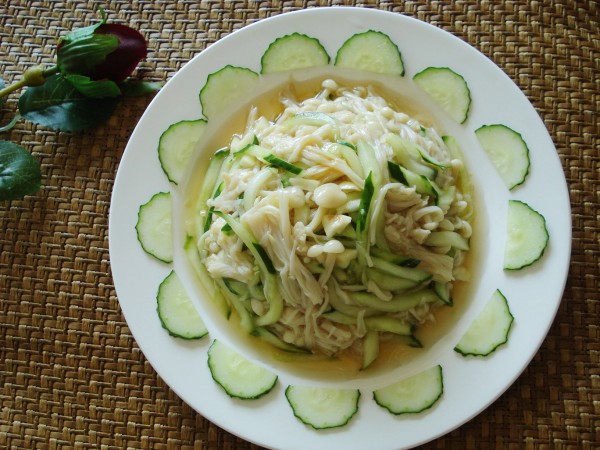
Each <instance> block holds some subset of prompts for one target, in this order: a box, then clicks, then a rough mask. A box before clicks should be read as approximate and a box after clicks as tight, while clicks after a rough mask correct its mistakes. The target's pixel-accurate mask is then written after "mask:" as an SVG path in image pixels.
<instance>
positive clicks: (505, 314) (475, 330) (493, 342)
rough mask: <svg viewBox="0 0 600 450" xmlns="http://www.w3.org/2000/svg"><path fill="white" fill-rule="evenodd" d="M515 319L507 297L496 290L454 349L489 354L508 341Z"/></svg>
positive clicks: (462, 353)
mask: <svg viewBox="0 0 600 450" xmlns="http://www.w3.org/2000/svg"><path fill="white" fill-rule="evenodd" d="M513 321H514V317H513V315H512V314H511V312H510V308H509V306H508V302H507V300H506V297H504V295H503V294H502V292H500V290H496V291H495V292H494V293H493V294H492V297H491V298H490V299H489V300H488V302H487V303H486V305H485V307H484V308H483V309H482V310H481V312H480V313H479V314H478V315H477V317H476V318H475V320H473V322H472V323H471V325H469V328H468V329H467V331H466V333H465V334H464V335H463V336H462V338H461V339H460V341H459V342H458V344H456V347H454V350H455V351H457V352H458V353H460V354H461V355H464V356H467V355H472V356H487V355H489V354H491V353H493V352H494V351H495V350H496V349H497V348H498V347H500V346H501V345H503V344H505V343H506V342H508V335H509V333H510V329H511V327H512V324H513Z"/></svg>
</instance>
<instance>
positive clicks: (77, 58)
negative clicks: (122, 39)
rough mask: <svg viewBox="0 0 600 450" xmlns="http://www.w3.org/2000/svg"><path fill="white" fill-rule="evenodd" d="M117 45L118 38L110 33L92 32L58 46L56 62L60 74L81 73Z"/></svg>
mask: <svg viewBox="0 0 600 450" xmlns="http://www.w3.org/2000/svg"><path fill="white" fill-rule="evenodd" d="M118 46H119V38H118V37H116V36H113V35H111V34H93V35H91V36H87V37H84V38H81V39H78V40H77V41H72V42H69V43H68V44H65V45H63V46H62V47H60V48H59V49H58V51H57V53H56V64H57V65H58V67H59V69H60V72H61V73H62V74H83V73H89V72H91V71H92V70H93V69H94V67H96V66H97V65H98V64H101V63H103V62H104V60H105V59H106V57H107V56H108V54H109V53H112V52H113V51H114V50H116V48H117V47H118Z"/></svg>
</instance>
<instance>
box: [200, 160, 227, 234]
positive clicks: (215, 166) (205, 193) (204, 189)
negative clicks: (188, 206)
mask: <svg viewBox="0 0 600 450" xmlns="http://www.w3.org/2000/svg"><path fill="white" fill-rule="evenodd" d="M228 155H229V151H228V150H226V149H221V150H218V151H217V152H215V154H214V155H213V156H212V158H211V159H210V161H209V163H208V168H207V169H206V173H205V174H204V180H203V181H202V186H201V187H200V191H199V192H198V209H199V210H200V211H206V210H207V209H208V207H207V205H206V202H207V201H208V199H209V198H211V197H217V196H218V195H219V189H220V186H221V184H220V183H219V186H217V187H216V188H215V185H216V184H217V181H218V180H219V176H220V173H221V167H222V166H223V163H224V162H225V159H226V157H227V156H228ZM211 221H212V211H207V216H206V218H205V220H204V223H203V227H202V228H203V229H202V231H203V232H206V231H207V230H208V227H210V223H211Z"/></svg>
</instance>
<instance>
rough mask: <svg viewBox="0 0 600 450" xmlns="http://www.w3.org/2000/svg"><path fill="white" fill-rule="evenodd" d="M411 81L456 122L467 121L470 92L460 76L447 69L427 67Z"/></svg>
mask: <svg viewBox="0 0 600 450" xmlns="http://www.w3.org/2000/svg"><path fill="white" fill-rule="evenodd" d="M413 80H414V81H415V83H417V85H418V86H419V87H420V88H421V89H423V90H424V91H425V92H426V93H427V94H428V95H429V96H431V98H433V99H434V100H435V101H436V102H437V103H438V104H439V105H440V107H441V108H442V109H443V110H444V111H446V112H447V113H448V114H449V115H450V117H452V119H454V120H455V121H456V122H458V123H464V122H465V121H466V120H467V117H468V116H469V108H470V106H471V91H470V90H469V86H468V85H467V82H466V81H465V79H464V78H463V77H462V76H461V75H459V74H458V73H456V72H454V71H453V70H452V69H450V68H448V67H428V68H426V69H424V70H422V71H421V72H419V73H417V74H416V75H415V76H414V77H413Z"/></svg>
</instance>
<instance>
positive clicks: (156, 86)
mask: <svg viewBox="0 0 600 450" xmlns="http://www.w3.org/2000/svg"><path fill="white" fill-rule="evenodd" d="M119 87H120V88H121V92H122V93H123V95H125V96H126V97H140V96H142V95H147V94H154V93H156V92H158V91H160V89H161V88H162V84H161V83H152V82H149V81H138V80H126V81H124V82H123V83H121V84H120V85H119Z"/></svg>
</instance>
